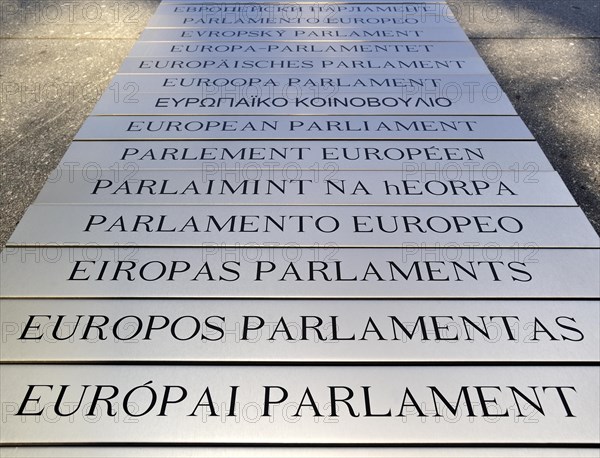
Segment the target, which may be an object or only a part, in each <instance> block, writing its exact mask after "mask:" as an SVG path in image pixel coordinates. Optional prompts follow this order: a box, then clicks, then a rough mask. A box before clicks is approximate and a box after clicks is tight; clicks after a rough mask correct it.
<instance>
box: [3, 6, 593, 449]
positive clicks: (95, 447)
mask: <svg viewBox="0 0 600 458" xmlns="http://www.w3.org/2000/svg"><path fill="white" fill-rule="evenodd" d="M163 1H166V0H163ZM108 452H110V456H111V457H112V458H148V457H149V456H152V457H153V458H172V457H173V456H177V457H181V458H282V457H284V458H314V457H322V458H364V457H365V456H369V457H372V458H530V457H532V456H535V457H536V458H564V453H565V449H564V448H552V447H545V448H535V447H527V448H523V447H511V448H498V447H491V448H482V447H469V448H465V447H451V448H444V447H435V448H417V447H406V446H402V447H376V446H375V447H358V446H353V447H330V446H327V447H321V448H318V447H273V446H271V447H256V446H253V447H245V448H244V447H207V446H204V447H189V446H188V447H186V446H175V447H173V446H172V447H169V446H161V447H142V446H137V447H115V446H110V449H109V450H108ZM2 453H3V455H2V456H3V457H6V458H57V457H58V458H81V457H82V456H86V457H89V458H106V454H107V448H106V447H102V446H88V447H86V446H70V447H60V446H55V447H27V446H25V447H23V446H20V447H3V448H2ZM569 456H570V457H573V458H598V454H597V453H596V451H595V450H594V449H592V448H587V449H586V448H573V447H569Z"/></svg>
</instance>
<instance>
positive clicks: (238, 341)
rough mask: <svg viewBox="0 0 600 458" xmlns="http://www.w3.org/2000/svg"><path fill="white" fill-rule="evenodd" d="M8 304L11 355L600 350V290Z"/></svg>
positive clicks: (540, 356)
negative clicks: (592, 296) (585, 296)
mask: <svg viewBox="0 0 600 458" xmlns="http://www.w3.org/2000/svg"><path fill="white" fill-rule="evenodd" d="M0 314H1V325H2V329H3V330H4V332H3V336H4V340H3V342H2V345H1V346H0V357H1V360H2V362H4V363H7V362H61V361H63V362H100V361H102V362H158V363H161V362H167V361H169V362H220V363H233V362H236V363H240V362H242V363H260V362H286V363H302V364H310V363H323V362H335V363H357V362H359V363H365V362H367V363H390V362H400V363H402V362H425V363H438V362H461V363H477V362H494V363H497V362H510V363H520V362H525V363H536V362H580V363H582V362H588V363H589V362H597V361H598V359H599V358H600V354H599V353H600V341H599V340H598V332H597V323H598V320H600V302H598V301H575V302H573V301H540V302H537V301H536V302H533V301H487V302H486V301H443V300H441V301H418V300H414V301H378V300H370V301H352V300H347V301H322V300H310V301H307V300H297V301H285V300H282V301H258V300H228V301H223V300H211V301H194V300H171V301H169V302H165V301H164V300H151V299H146V300H128V301H119V300H117V299H115V300H90V299H87V300H51V299H46V300H37V301H32V300H19V299H15V300H10V299H5V300H3V301H2V302H1V303H0ZM93 325H98V326H99V327H98V328H96V327H92V328H91V330H90V329H88V326H93Z"/></svg>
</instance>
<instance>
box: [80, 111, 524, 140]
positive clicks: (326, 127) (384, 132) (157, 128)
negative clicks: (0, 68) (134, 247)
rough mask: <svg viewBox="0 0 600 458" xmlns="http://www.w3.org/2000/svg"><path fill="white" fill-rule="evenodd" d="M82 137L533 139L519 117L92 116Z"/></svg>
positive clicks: (86, 138)
mask: <svg viewBox="0 0 600 458" xmlns="http://www.w3.org/2000/svg"><path fill="white" fill-rule="evenodd" d="M75 139H76V140H131V139H135V140H167V139H168V140H204V139H206V140H208V139H214V140H250V139H252V140H254V139H270V140H280V139H283V140H296V139H298V140H299V139H311V140H320V139H343V140H348V139H357V140H372V139H383V140H385V139H388V140H533V136H532V135H531V132H530V131H529V129H527V127H526V126H525V124H524V123H523V121H522V120H521V119H520V118H519V117H518V116H429V117H428V116H368V117H360V116H293V115H290V116H285V117H283V116H212V117H211V116H164V117H160V116H90V117H89V118H88V119H87V120H86V121H85V122H84V123H83V125H82V127H81V129H79V132H77V135H76V136H75Z"/></svg>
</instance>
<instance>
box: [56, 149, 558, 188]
mask: <svg viewBox="0 0 600 458" xmlns="http://www.w3.org/2000/svg"><path fill="white" fill-rule="evenodd" d="M211 167H212V168H214V169H218V170H222V169H233V170H244V169H251V168H252V169H254V168H259V169H271V170H274V169H285V170H296V169H307V170H329V171H331V170H387V171H390V170H436V171H439V170H446V171H451V170H486V171H488V172H490V173H492V172H493V171H495V170H512V171H517V170H523V171H526V172H530V173H531V174H532V175H533V174H534V173H535V172H538V171H539V172H544V171H553V170H554V169H553V168H552V166H551V165H550V163H549V162H548V159H547V158H546V156H545V154H544V153H543V152H542V150H541V149H540V147H539V145H538V144H537V143H535V142H531V141H527V142H510V141H505V142H489V141H463V142H456V141H443V142H442V141H427V142H425V141H422V142H414V141H392V140H386V141H383V140H382V141H360V140H355V141H346V140H338V141H330V140H320V141H315V140H305V141H281V140H280V141H270V140H255V141H251V142H249V141H232V140H229V141H227V140H223V141H123V142H121V141H113V142H90V141H86V142H73V143H71V145H70V146H69V149H68V150H67V152H66V154H65V156H64V157H63V159H62V161H61V163H60V164H59V166H58V168H57V169H56V170H55V171H54V172H53V173H52V174H51V175H50V178H49V179H50V180H51V181H54V180H56V179H59V178H60V176H62V175H63V174H68V173H70V171H72V170H75V169H89V171H90V173H91V172H92V171H93V170H94V169H112V170H121V171H122V172H123V173H125V172H131V171H134V170H138V169H144V170H152V169H166V170H169V169H178V170H198V169H208V170H210V168H211Z"/></svg>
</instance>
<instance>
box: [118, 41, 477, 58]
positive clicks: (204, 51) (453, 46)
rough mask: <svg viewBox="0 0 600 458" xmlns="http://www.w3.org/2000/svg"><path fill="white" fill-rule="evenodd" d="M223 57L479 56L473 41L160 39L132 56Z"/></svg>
mask: <svg viewBox="0 0 600 458" xmlns="http://www.w3.org/2000/svg"><path fill="white" fill-rule="evenodd" d="M203 56H204V57H210V58H211V59H217V60H218V59H221V58H224V57H243V58H246V57H248V58H263V59H264V58H267V57H269V58H273V59H276V58H282V57H285V58H290V57H298V58H303V57H305V58H306V57H308V58H311V57H319V58H342V59H346V60H348V59H360V60H364V59H366V58H377V57H379V58H381V57H386V58H388V59H398V58H399V59H406V58H411V59H423V58H427V59H445V58H449V57H451V58H466V57H471V58H473V57H478V54H477V51H476V50H475V47H474V46H473V45H472V44H471V43H470V42H443V41H440V42H438V41H436V42H427V43H419V42H389V41H385V42H358V43H354V42H351V43H344V42H335V41H334V42H314V43H313V42H308V43H307V42H292V41H287V42H281V41H273V42H268V41H265V42H241V41H239V42H193V43H165V42H161V41H138V42H137V43H135V44H134V45H133V47H132V48H131V51H130V53H129V57H152V58H156V57H171V58H174V57H175V58H193V57H203Z"/></svg>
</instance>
